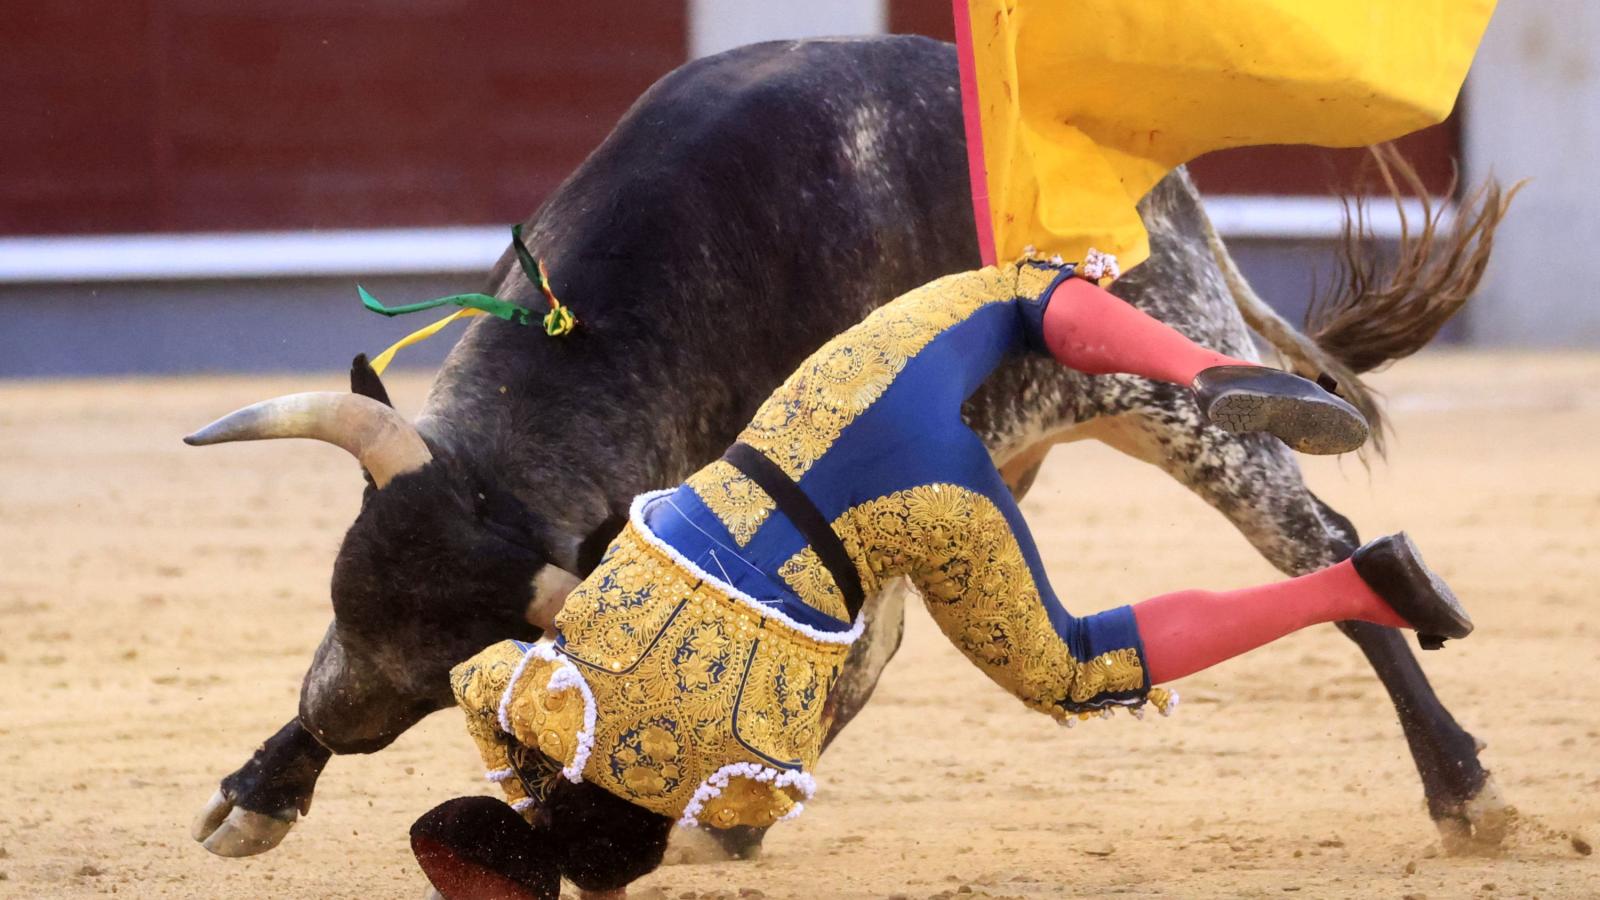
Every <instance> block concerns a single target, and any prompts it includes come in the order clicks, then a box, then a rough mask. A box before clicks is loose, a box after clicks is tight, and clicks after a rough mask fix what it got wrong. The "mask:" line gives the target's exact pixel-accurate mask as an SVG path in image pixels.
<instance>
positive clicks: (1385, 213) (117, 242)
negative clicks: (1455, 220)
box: [0, 195, 1422, 284]
mask: <svg viewBox="0 0 1600 900" xmlns="http://www.w3.org/2000/svg"><path fill="white" fill-rule="evenodd" d="M1205 203H1206V210H1207V211H1208V212H1209V213H1210V215H1211V220H1212V221H1213V222H1214V223H1216V226H1217V230H1218V231H1219V232H1220V233H1221V234H1222V236H1223V237H1225V238H1230V239H1235V240H1237V239H1256V240H1328V239H1331V238H1335V237H1338V235H1339V228H1340V225H1341V223H1342V222H1343V209H1342V207H1341V206H1340V204H1339V201H1337V200H1335V199H1332V198H1327V197H1260V196H1232V195H1223V196H1213V197H1207V198H1206V201H1205ZM1406 213H1407V215H1408V216H1409V217H1410V218H1411V221H1412V223H1413V224H1416V223H1420V222H1421V221H1422V205H1421V204H1420V203H1418V202H1416V201H1415V200H1408V201H1406ZM1368 214H1369V217H1370V220H1371V225H1372V230H1373V232H1374V233H1375V234H1376V235H1377V236H1378V237H1380V238H1387V239H1393V238H1395V237H1398V236H1399V234H1400V218H1399V216H1398V215H1397V214H1396V213H1395V208H1394V204H1392V203H1390V202H1389V201H1388V200H1387V198H1373V199H1372V201H1371V202H1369V204H1368ZM509 243H510V239H509V237H508V229H507V228H505V227H502V226H452V227H443V228H383V229H363V230H355V229H351V230H339V231H262V232H232V233H229V232H218V233H215V234H117V235H93V236H66V237H16V238H0V284H39V283H59V282H108V281H195V280H204V279H234V278H246V279H248V278H305V277H316V276H348V277H353V278H363V277H366V278H374V277H378V276H381V275H425V274H454V273H472V274H477V275H482V274H485V273H487V272H488V270H489V268H490V267H491V266H493V265H494V262H495V260H497V259H499V258H500V254H501V253H503V252H504V251H505V249H506V246H507V245H508V244H509Z"/></svg>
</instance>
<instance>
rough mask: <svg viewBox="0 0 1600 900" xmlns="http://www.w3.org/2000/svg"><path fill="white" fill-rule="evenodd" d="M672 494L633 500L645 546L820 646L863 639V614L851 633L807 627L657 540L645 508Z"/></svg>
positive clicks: (630, 514) (631, 517) (634, 517)
mask: <svg viewBox="0 0 1600 900" xmlns="http://www.w3.org/2000/svg"><path fill="white" fill-rule="evenodd" d="M672 492H673V489H672V488H667V489H666V490H661V491H651V492H649V493H646V494H640V495H639V496H637V497H635V498H633V506H632V507H631V508H630V509H629V510H628V520H629V521H630V522H632V523H633V527H634V529H635V530H636V531H638V532H639V537H641V538H643V539H644V541H645V543H647V544H649V545H650V546H652V547H654V548H656V549H657V550H660V551H661V552H662V553H663V554H665V555H666V556H667V558H668V559H670V560H672V561H673V562H674V563H675V564H677V565H678V566H679V567H680V568H682V569H683V570H684V571H686V572H688V573H689V574H691V575H693V576H694V577H696V578H698V579H700V580H702V581H705V582H707V583H709V584H710V585H712V586H713V587H715V588H716V589H717V590H719V591H721V592H723V593H724V594H727V595H728V596H729V597H732V598H733V599H734V600H735V601H736V602H738V603H742V604H744V605H745V606H748V607H749V608H750V609H752V610H755V611H756V612H757V613H759V614H760V615H761V616H763V617H765V618H769V619H774V620H776V621H778V622H779V623H781V624H782V625H784V626H786V627H788V628H791V629H793V630H795V631H798V632H800V633H801V634H803V635H805V636H806V637H808V638H811V639H812V640H814V641H816V642H817V643H819V644H853V643H855V640H856V638H858V637H861V632H862V631H863V629H864V626H865V623H866V619H865V618H864V617H863V616H862V615H861V614H859V613H858V614H857V615H856V621H855V624H854V625H852V626H851V627H850V630H849V631H823V630H821V629H820V628H813V627H811V626H810V625H806V624H803V623H801V622H797V621H795V620H794V619H791V618H789V617H788V616H787V615H785V614H784V612H783V611H782V610H780V609H775V608H773V607H771V606H768V605H766V604H765V603H762V602H761V601H760V600H757V599H756V598H754V597H752V596H750V595H749V594H746V593H744V592H743V591H741V590H739V589H738V588H736V587H734V586H733V585H731V584H728V583H727V582H726V581H723V580H722V579H720V578H718V577H716V576H715V575H712V574H711V573H710V572H707V571H706V570H704V569H702V568H700V567H699V566H697V565H695V564H694V563H692V562H690V561H689V558H688V557H686V556H684V555H683V554H682V553H679V552H678V551H677V549H676V548H674V547H673V546H672V545H671V544H668V543H667V542H666V541H663V540H662V539H661V538H659V537H656V535H655V533H654V532H652V531H651V530H650V528H649V526H647V525H645V523H644V510H645V507H646V506H648V505H649V504H650V503H651V502H652V501H654V500H659V499H661V498H662V497H665V496H667V495H668V494H671V493H672Z"/></svg>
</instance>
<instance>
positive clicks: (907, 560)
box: [834, 484, 1144, 719]
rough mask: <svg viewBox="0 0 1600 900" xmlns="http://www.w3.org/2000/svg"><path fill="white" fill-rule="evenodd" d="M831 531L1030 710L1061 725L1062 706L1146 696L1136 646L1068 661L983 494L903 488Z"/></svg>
mask: <svg viewBox="0 0 1600 900" xmlns="http://www.w3.org/2000/svg"><path fill="white" fill-rule="evenodd" d="M834 528H835V529H836V530H838V531H839V533H840V536H841V538H842V539H844V540H845V542H846V546H847V547H850V548H851V552H852V553H855V552H857V551H858V548H861V547H865V548H866V554H865V555H866V561H867V566H866V568H868V569H870V570H871V571H872V572H873V573H874V574H875V575H876V577H877V578H878V579H880V581H881V579H883V578H886V577H888V576H891V575H902V574H903V575H906V576H908V577H910V579H911V581H912V583H913V584H914V585H916V587H917V590H918V591H919V592H920V593H921V594H922V597H923V600H924V601H925V602H926V603H927V605H928V611H929V613H931V614H932V616H933V618H934V621H935V622H937V623H938V625H939V627H940V629H942V630H943V631H944V633H945V634H946V635H947V636H948V637H949V638H950V640H951V641H952V642H953V643H955V645H956V646H957V647H958V648H960V650H961V652H962V653H964V654H966V656H967V658H969V659H971V660H972V661H973V662H974V663H976V664H977V665H978V667H979V668H981V669H983V670H984V672H985V673H986V674H988V676H989V677H990V678H992V679H993V680H994V681H995V682H996V683H998V684H999V685H1000V686H1001V687H1004V688H1005V689H1006V690H1008V691H1010V692H1011V693H1013V694H1015V695H1016V696H1018V697H1019V698H1021V699H1022V701H1023V702H1024V703H1026V704H1027V705H1028V706H1030V707H1032V708H1034V709H1037V710H1039V711H1041V712H1046V713H1049V714H1050V715H1052V716H1054V717H1056V718H1058V719H1059V718H1064V717H1066V716H1067V715H1068V714H1069V709H1067V708H1063V703H1066V704H1068V705H1069V706H1080V707H1081V706H1082V705H1084V704H1092V703H1095V702H1097V701H1100V700H1102V699H1103V695H1105V694H1108V693H1119V692H1126V691H1136V690H1139V689H1140V688H1142V687H1144V669H1143V666H1142V665H1141V664H1140V661H1139V654H1138V651H1137V650H1135V649H1134V648H1132V647H1126V648H1121V649H1117V650H1112V651H1110V652H1108V653H1105V654H1102V655H1100V656H1097V657H1095V658H1094V659H1091V660H1088V661H1087V662H1080V661H1079V660H1077V659H1074V658H1073V656H1072V654H1071V652H1070V651H1069V650H1068V648H1067V646H1066V644H1064V643H1062V641H1061V639H1060V638H1059V637H1058V636H1057V635H1056V632H1055V629H1054V628H1052V627H1051V625H1050V620H1049V616H1048V614H1047V613H1046V612H1045V608H1044V606H1043V605H1042V604H1041V603H1040V602H1039V594H1038V590H1037V588H1036V587H1035V585H1034V582H1033V574H1032V573H1031V572H1030V571H1029V570H1028V564H1027V561H1026V560H1025V559H1024V557H1023V555H1022V548H1021V546H1020V545H1019V544H1018V543H1017V539H1016V536H1015V535H1013V534H1012V532H1011V528H1010V526H1009V524H1008V523H1007V522H1006V520H1005V517H1004V515H1002V514H1001V512H1000V510H999V509H997V508H996V507H995V506H994V504H993V503H991V502H990V501H989V499H988V498H987V497H984V496H983V495H982V494H978V493H975V492H973V491H969V490H967V489H965V488H961V487H957V486H955V485H948V484H946V485H938V484H935V485H925V486H921V487H915V488H909V489H907V490H903V491H896V492H895V493H893V494H890V495H888V496H885V497H880V498H878V499H876V500H873V501H870V502H868V503H864V504H861V505H860V506H857V507H855V508H853V509H851V510H850V511H849V512H847V513H845V514H844V515H843V516H841V517H840V519H839V520H838V521H836V522H835V523H834ZM847 535H848V536H847ZM852 544H853V546H852Z"/></svg>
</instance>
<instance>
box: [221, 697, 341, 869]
mask: <svg viewBox="0 0 1600 900" xmlns="http://www.w3.org/2000/svg"><path fill="white" fill-rule="evenodd" d="M331 755H332V751H330V750H329V749H328V748H326V747H324V746H322V744H320V743H318V742H317V739H316V738H314V737H312V736H311V732H309V731H307V730H306V729H305V727H304V726H303V725H301V724H300V718H299V717H298V716H296V717H295V718H294V719H291V720H290V721H289V724H287V725H285V726H283V727H282V728H280V729H278V733H277V734H274V735H273V736H272V737H270V738H267V740H266V741H265V742H264V743H263V744H262V745H261V746H260V747H258V748H256V752H255V755H254V756H252V757H250V761H249V762H247V763H245V764H244V765H243V766H242V767H241V768H240V769H239V770H238V771H237V772H234V773H233V774H232V775H229V776H228V777H226V778H224V779H222V785H221V787H220V788H218V790H217V792H216V793H215V794H213V795H212V797H211V800H210V801H209V802H207V803H206V805H205V808H204V809H202V810H201V811H200V815H198V816H196V817H195V820H194V825H193V828H192V830H191V833H192V834H193V835H194V839H195V840H197V841H199V842H200V843H201V844H202V845H204V846H205V848H206V849H207V850H210V851H211V852H212V853H215V854H217V855H218V856H232V857H238V856H254V855H256V854H257V853H265V852H266V851H268V850H271V849H272V848H273V847H276V846H278V844H279V843H281V842H282V841H283V839H284V837H285V836H287V835H288V834H289V829H291V828H293V827H294V824H295V822H296V821H298V820H299V818H300V816H301V815H304V814H305V813H306V812H309V811H310V809H311V794H312V792H313V791H315V790H316V786H317V776H319V775H321V774H322V767H323V766H325V765H327V763H328V757H329V756H331Z"/></svg>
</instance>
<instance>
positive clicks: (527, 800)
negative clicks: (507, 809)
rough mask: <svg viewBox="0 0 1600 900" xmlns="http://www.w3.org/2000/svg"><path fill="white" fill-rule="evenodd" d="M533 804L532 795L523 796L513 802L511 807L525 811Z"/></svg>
mask: <svg viewBox="0 0 1600 900" xmlns="http://www.w3.org/2000/svg"><path fill="white" fill-rule="evenodd" d="M532 805H533V798H532V797H523V798H522V799H521V800H518V801H517V802H515V803H513V804H511V808H512V809H514V810H516V811H517V812H523V811H525V810H527V808H528V807H530V806H532Z"/></svg>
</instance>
